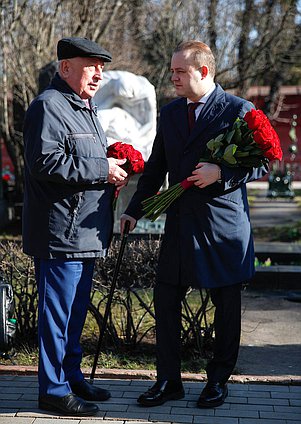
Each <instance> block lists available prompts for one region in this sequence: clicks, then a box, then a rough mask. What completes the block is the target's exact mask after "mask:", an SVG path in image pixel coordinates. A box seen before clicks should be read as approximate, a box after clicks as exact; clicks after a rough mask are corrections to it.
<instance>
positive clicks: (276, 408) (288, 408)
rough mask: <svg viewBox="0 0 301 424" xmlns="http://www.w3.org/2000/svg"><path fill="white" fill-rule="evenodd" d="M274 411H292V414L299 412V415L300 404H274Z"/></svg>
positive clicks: (300, 411) (300, 412) (300, 410)
mask: <svg viewBox="0 0 301 424" xmlns="http://www.w3.org/2000/svg"><path fill="white" fill-rule="evenodd" d="M274 411H275V412H292V413H294V414H300V417H301V406H300V403H299V405H298V406H278V405H275V406H274Z"/></svg>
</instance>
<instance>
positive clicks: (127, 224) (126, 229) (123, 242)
mask: <svg viewBox="0 0 301 424" xmlns="http://www.w3.org/2000/svg"><path fill="white" fill-rule="evenodd" d="M130 224H131V223H130V221H125V224H124V230H123V236H122V239H121V245H120V249H119V253H118V257H117V262H116V266H115V270H114V275H113V281H112V285H111V288H110V292H109V297H108V301H107V304H106V309H105V313H104V316H103V323H102V328H101V330H100V334H99V339H98V344H97V350H96V354H95V357H94V363H93V367H92V371H91V375H90V383H92V384H93V381H94V376H95V371H96V367H97V362H98V358H99V354H100V349H101V345H102V341H103V338H104V335H105V332H106V329H107V324H108V318H109V313H110V309H111V305H112V301H113V295H114V291H115V287H116V282H117V277H118V273H119V269H120V265H121V261H122V256H123V253H124V248H125V245H126V242H127V238H128V235H129V230H130Z"/></svg>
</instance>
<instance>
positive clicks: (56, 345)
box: [34, 258, 95, 396]
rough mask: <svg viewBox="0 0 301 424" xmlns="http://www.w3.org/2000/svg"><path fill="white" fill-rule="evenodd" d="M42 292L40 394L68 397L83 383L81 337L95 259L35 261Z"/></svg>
mask: <svg viewBox="0 0 301 424" xmlns="http://www.w3.org/2000/svg"><path fill="white" fill-rule="evenodd" d="M34 262H35V274H36V280H37V284H38V292H39V309H38V312H39V316H38V336H39V372H38V377H39V394H40V395H45V394H51V395H55V396H65V395H66V394H68V393H70V392H71V391H72V390H71V388H70V383H75V382H80V381H81V380H83V378H84V377H83V374H82V372H81V370H80V363H81V359H82V350H81V347H80V336H81V333H82V329H83V326H84V323H85V319H86V315H87V309H88V304H89V299H90V291H91V285H92V277H93V270H94V264H95V260H94V259H83V260H62V259H49V260H44V259H39V258H35V261H34Z"/></svg>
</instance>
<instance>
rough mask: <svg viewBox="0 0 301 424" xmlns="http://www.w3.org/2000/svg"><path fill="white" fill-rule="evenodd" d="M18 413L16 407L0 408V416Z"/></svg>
mask: <svg viewBox="0 0 301 424" xmlns="http://www.w3.org/2000/svg"><path fill="white" fill-rule="evenodd" d="M15 415H16V411H15V410H14V409H8V408H2V409H0V417H13V416H15Z"/></svg>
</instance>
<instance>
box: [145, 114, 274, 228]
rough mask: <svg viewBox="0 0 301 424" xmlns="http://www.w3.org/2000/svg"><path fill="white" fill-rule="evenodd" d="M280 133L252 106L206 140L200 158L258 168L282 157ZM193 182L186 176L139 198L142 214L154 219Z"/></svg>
mask: <svg viewBox="0 0 301 424" xmlns="http://www.w3.org/2000/svg"><path fill="white" fill-rule="evenodd" d="M281 159H282V150H281V146H280V140H279V137H278V135H277V133H276V131H275V130H274V128H273V127H272V125H271V123H270V121H269V119H268V117H267V116H266V115H265V114H264V113H263V112H262V111H261V110H256V109H252V110H250V111H249V112H247V113H246V114H245V116H244V118H237V119H236V121H235V122H234V124H233V126H232V128H231V129H230V130H228V131H227V132H226V133H224V134H220V135H219V136H217V137H216V138H214V139H212V140H210V141H208V143H207V144H206V150H205V153H204V156H203V157H201V158H200V159H199V162H210V163H216V164H222V165H225V166H228V167H246V168H253V167H254V168H259V167H260V166H262V165H264V164H267V163H269V161H270V160H281ZM193 185H194V182H193V181H188V180H187V179H186V180H184V181H182V182H180V183H178V184H175V185H173V186H172V187H170V188H168V189H167V190H166V191H164V192H162V193H159V194H156V195H154V196H152V197H149V198H148V199H146V200H144V201H143V202H142V205H143V210H144V212H145V217H146V218H149V219H150V220H151V221H155V220H156V219H157V218H158V217H159V216H160V215H161V214H162V213H164V212H165V211H166V209H167V208H168V207H169V206H170V205H171V204H172V203H173V202H174V201H175V200H176V199H177V198H178V197H180V196H181V195H182V193H183V192H184V191H185V190H187V189H189V188H190V187H192V186H193Z"/></svg>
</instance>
